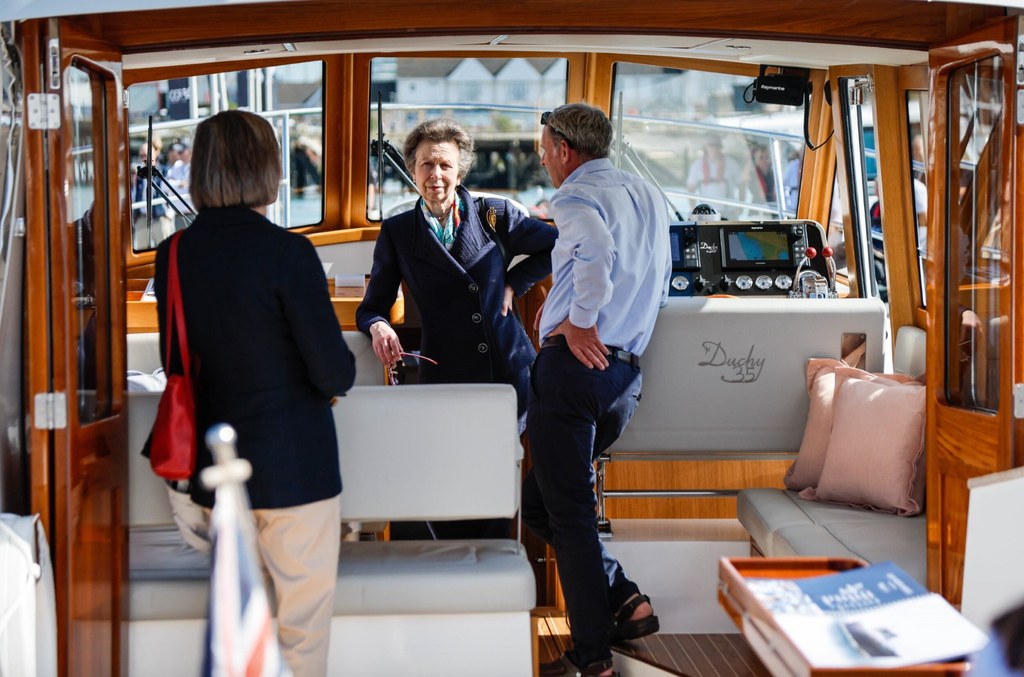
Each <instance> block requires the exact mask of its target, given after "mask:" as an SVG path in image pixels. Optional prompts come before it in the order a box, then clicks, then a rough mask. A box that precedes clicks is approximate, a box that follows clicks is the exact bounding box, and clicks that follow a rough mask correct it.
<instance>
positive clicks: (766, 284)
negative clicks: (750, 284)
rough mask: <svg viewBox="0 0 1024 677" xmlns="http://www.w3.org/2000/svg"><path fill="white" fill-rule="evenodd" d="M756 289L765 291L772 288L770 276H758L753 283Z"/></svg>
mask: <svg viewBox="0 0 1024 677" xmlns="http://www.w3.org/2000/svg"><path fill="white" fill-rule="evenodd" d="M754 284H756V285H757V288H758V289H760V290H762V291H767V290H769V289H771V288H772V278H771V276H770V275H758V276H757V280H755V281H754Z"/></svg>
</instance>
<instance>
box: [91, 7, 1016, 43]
mask: <svg viewBox="0 0 1024 677" xmlns="http://www.w3.org/2000/svg"><path fill="white" fill-rule="evenodd" d="M464 9H465V8H464V6H463V5H461V4H460V3H459V2H457V1H455V0H441V2H440V3H439V4H435V5H433V6H432V7H431V11H430V12H423V11H419V8H418V7H414V6H412V5H411V4H410V3H409V2H408V1H407V0H374V1H373V2H370V1H369V0H309V1H307V2H291V3H287V4H284V3H281V4H278V3H266V4H256V5H248V6H246V5H243V6H238V5H227V6H216V7H205V8H183V9H168V10H155V11H152V12H147V18H146V21H145V22H139V21H138V19H137V16H136V14H135V13H130V12H124V13H111V14H101V15H93V16H89V17H80V18H77V19H76V21H79V22H81V23H83V24H85V25H88V26H90V28H91V29H92V30H93V32H94V33H95V34H97V35H104V36H106V37H107V38H108V39H109V40H110V41H112V42H113V43H114V44H116V45H119V46H121V47H122V48H123V49H124V50H126V51H136V50H139V51H141V50H145V49H152V48H154V47H159V48H174V47H181V46H183V45H195V44H201V45H219V44H245V43H247V42H253V41H256V40H266V41H296V40H298V39H299V38H303V37H305V38H310V39H313V38H315V39H330V38H341V37H345V38H369V37H374V36H377V37H382V36H401V35H406V34H408V28H409V27H410V26H412V25H415V27H416V30H417V33H418V34H420V35H438V34H464V35H472V34H477V33H481V32H482V33H494V34H503V33H505V34H507V33H510V32H514V31H522V32H551V31H558V32H571V33H602V32H609V33H611V32H614V33H622V32H624V31H628V32H633V33H636V34H646V33H650V34H666V35H707V36H716V37H717V36H721V35H728V36H734V37H740V38H758V37H771V38H779V39H788V40H804V41H809V42H818V41H821V40H823V39H831V40H834V41H837V42H846V43H849V44H864V45H886V46H893V47H901V48H908V49H923V48H927V47H928V46H929V45H931V44H935V43H937V42H939V41H941V40H943V39H945V38H946V37H948V36H950V35H954V34H956V33H957V32H962V31H964V30H967V29H968V28H971V27H974V26H977V25H980V22H982V21H984V20H985V19H987V18H989V17H993V16H998V15H1000V14H1002V13H1003V10H1001V9H999V8H995V7H992V8H976V7H975V8H964V7H947V6H945V5H936V4H931V3H902V2H890V1H888V0H848V1H847V2H845V3H843V10H844V11H838V10H837V8H836V5H835V3H833V2H831V1H830V0H805V1H804V2H800V3H793V2H791V1H789V0H761V1H759V2H731V3H725V4H724V5H723V3H722V2H720V1H719V2H715V1H714V0H691V1H689V2H687V3H685V4H684V5H681V4H679V3H678V2H675V1H674V0H649V1H648V2H645V3H641V4H636V3H632V4H631V3H613V4H605V5H602V6H601V11H595V10H594V5H593V3H592V2H591V1H590V0H562V1H560V2H558V3H551V2H548V1H547V0H522V1H521V2H519V3H518V4H517V5H516V11H515V12H509V11H508V9H507V8H506V7H504V6H500V5H493V6H492V5H481V6H478V7H475V8H474V10H473V11H472V12H465V11H464ZM413 15H414V16H413ZM453 16H458V17H460V20H459V21H458V22H452V20H451V17H453ZM224 26H231V28H232V30H231V31H230V33H229V34H228V33H226V32H225V31H224ZM907 26H914V28H915V30H914V31H912V32H911V31H907V29H906V27H907ZM951 31H953V32H951Z"/></svg>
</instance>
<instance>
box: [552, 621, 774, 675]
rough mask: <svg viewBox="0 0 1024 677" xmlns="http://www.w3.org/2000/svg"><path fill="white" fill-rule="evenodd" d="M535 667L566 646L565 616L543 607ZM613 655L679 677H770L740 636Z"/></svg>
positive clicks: (665, 643)
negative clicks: (637, 661) (619, 655)
mask: <svg viewBox="0 0 1024 677" xmlns="http://www.w3.org/2000/svg"><path fill="white" fill-rule="evenodd" d="M533 618H534V622H535V623H536V624H537V637H538V649H537V660H538V663H544V662H547V661H551V660H554V659H556V658H558V656H559V655H561V654H562V652H563V651H565V650H566V648H567V647H568V646H569V643H570V640H569V625H568V622H567V621H566V619H565V614H564V612H562V611H559V610H558V609H554V608H550V607H546V608H539V609H535V610H534V612H533ZM613 650H614V652H615V653H616V654H621V655H623V656H629V657H630V658H633V659H636V660H639V661H642V662H644V663H647V664H649V665H652V666H655V667H657V668H659V669H660V670H662V671H663V672H664V673H665V674H667V675H679V676H680V677H770V675H771V673H769V672H768V670H767V669H766V668H765V667H764V665H763V664H762V663H761V661H760V660H759V659H758V658H757V656H756V655H755V654H754V652H753V650H751V648H750V646H749V645H748V644H747V641H746V640H745V639H744V638H743V636H742V635H740V634H721V635H708V634H692V635H670V634H662V633H658V634H655V635H651V636H650V637H644V638H642V639H639V640H636V641H633V642H629V643H626V644H622V645H619V646H616V647H614V649H613Z"/></svg>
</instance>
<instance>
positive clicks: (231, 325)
mask: <svg viewBox="0 0 1024 677" xmlns="http://www.w3.org/2000/svg"><path fill="white" fill-rule="evenodd" d="M168 251H169V241H166V240H165V241H164V242H162V243H161V244H160V247H159V248H158V249H157V255H156V295H157V302H158V313H159V322H160V345H161V352H163V345H164V332H165V331H166V330H167V327H165V326H164V325H165V317H164V314H165V312H166V310H165V300H166V298H167V295H166V291H167V255H168ZM178 275H179V278H180V279H181V292H182V298H183V301H184V307H185V324H186V333H187V335H188V347H189V351H190V353H191V356H192V360H193V361H195V360H198V367H199V373H198V384H197V390H198V392H197V394H196V395H197V397H196V409H197V411H196V422H197V424H198V425H197V427H198V435H199V437H200V439H199V444H198V453H197V462H196V471H197V473H198V472H199V471H200V470H202V469H203V468H205V467H207V466H208V465H210V464H211V463H212V458H211V454H210V451H209V450H208V449H207V448H206V445H205V443H204V441H203V439H202V436H203V435H205V433H206V430H207V429H208V428H209V426H211V425H213V424H215V423H230V424H231V425H232V426H234V428H235V430H236V431H237V433H238V454H239V456H241V457H242V458H245V459H248V460H249V462H250V463H252V466H253V475H252V478H251V479H250V480H249V481H248V482H247V488H248V490H249V499H250V501H251V503H252V507H253V508H284V507H289V506H294V505H302V504H305V503H312V502H315V501H320V500H323V499H326V498H331V497H332V496H336V495H338V493H339V492H340V491H341V476H340V471H339V467H338V442H337V437H336V435H335V429H334V417H333V415H332V413H331V404H330V402H331V398H332V397H333V396H335V395H342V394H344V393H345V392H346V391H347V390H348V389H349V388H350V387H351V386H352V383H353V381H354V380H355V358H354V357H353V355H352V353H351V352H350V351H349V349H348V346H347V345H346V344H345V339H344V338H343V337H342V334H341V327H340V325H339V324H338V320H337V317H336V316H335V314H334V310H333V308H332V306H331V300H330V296H329V294H328V291H327V280H326V278H325V277H324V271H323V267H322V265H321V264H320V259H319V257H317V254H316V251H315V249H314V247H313V245H312V244H311V243H310V242H309V240H307V239H306V238H305V237H302V236H301V235H297V234H294V233H289V232H288V231H286V230H284V229H282V228H279V227H278V226H276V225H274V224H273V223H271V222H270V221H268V220H267V219H265V218H264V217H262V216H260V215H259V214H258V213H256V212H254V211H252V210H251V209H247V208H244V207H230V208H224V209H204V210H201V211H200V212H199V215H198V216H197V217H196V219H195V221H194V222H193V223H192V225H191V226H189V228H188V229H187V230H186V231H185V232H184V233H182V235H181V241H180V242H179V245H178ZM173 354H174V355H175V356H176V355H177V350H176V349H175V351H174V353H173ZM163 360H164V366H165V368H166V367H168V365H167V357H166V356H163ZM170 370H171V371H172V373H173V372H178V373H180V371H181V366H180V364H179V363H178V361H177V359H175V360H173V361H172V364H171V365H170ZM199 484H200V482H198V481H193V482H192V490H191V493H192V496H193V499H194V500H195V501H196V502H198V503H200V504H201V505H205V506H211V505H213V495H212V494H211V493H209V492H206V491H205V490H203V489H202V488H201V487H200V486H198V485H199Z"/></svg>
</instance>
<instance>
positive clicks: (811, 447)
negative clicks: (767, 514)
mask: <svg viewBox="0 0 1024 677" xmlns="http://www.w3.org/2000/svg"><path fill="white" fill-rule="evenodd" d="M838 368H844V369H850V368H851V367H848V366H847V365H846V363H845V362H843V361H842V360H836V359H832V358H829V357H813V358H811V359H809V360H807V396H808V398H809V399H810V406H809V407H808V409H807V424H806V425H805V426H804V437H803V440H802V441H801V442H800V454H799V456H798V457H797V459H796V460H795V461H793V463H792V464H791V465H790V466H789V469H788V470H787V471H786V476H785V477H784V478H783V483H784V484H785V485H786V488H787V489H791V490H793V491H800V490H802V489H806V488H808V487H815V486H817V485H818V479H819V478H820V477H821V469H822V468H823V467H824V465H825V453H826V452H827V451H828V442H829V438H830V437H831V436H832V396H833V393H834V392H835V384H836V377H835V372H836V369H838ZM854 371H857V372H859V373H861V374H868V372H864V371H860V370H859V369H855V370H854ZM879 376H883V377H885V378H888V379H890V380H894V381H899V382H908V381H913V379H912V378H911V377H909V376H904V375H903V374H879Z"/></svg>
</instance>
